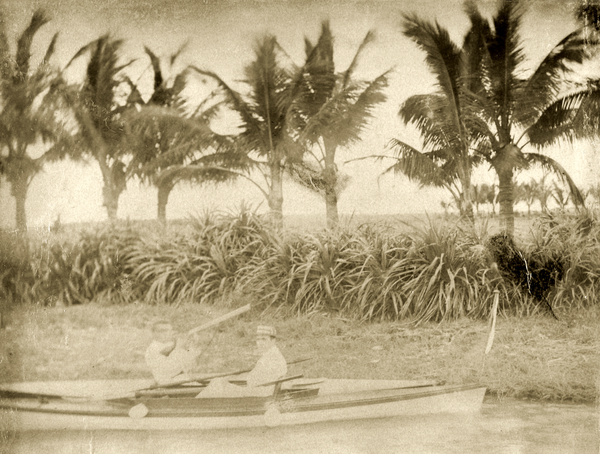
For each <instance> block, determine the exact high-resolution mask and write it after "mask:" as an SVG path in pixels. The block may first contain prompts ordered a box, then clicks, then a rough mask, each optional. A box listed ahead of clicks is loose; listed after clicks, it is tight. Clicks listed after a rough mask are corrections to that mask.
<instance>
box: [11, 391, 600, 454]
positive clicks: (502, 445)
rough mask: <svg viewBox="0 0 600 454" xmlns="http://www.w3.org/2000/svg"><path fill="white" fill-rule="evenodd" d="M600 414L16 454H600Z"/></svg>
mask: <svg viewBox="0 0 600 454" xmlns="http://www.w3.org/2000/svg"><path fill="white" fill-rule="evenodd" d="M598 440H599V419H598V411H597V409H596V407H594V406H585V405H562V404H560V405H559V404H538V403H528V402H522V401H517V400H509V399H507V400H504V401H502V402H498V401H496V400H494V399H488V400H487V401H486V403H485V404H484V407H483V410H482V411H481V413H479V414H475V415H462V416H450V415H432V416H425V417H418V418H414V417H413V418H402V417H399V418H389V419H379V420H361V421H346V422H335V423H326V424H315V425H307V426H295V427H279V428H275V429H247V430H246V429H245V430H230V431H226V430H223V431H205V432H189V431H186V432H161V433H158V432H128V431H122V432H119V431H96V432H54V433H48V432H26V433H21V434H17V435H14V437H13V438H12V439H11V440H10V441H9V442H8V446H7V443H6V442H5V446H4V449H3V450H2V452H3V453H4V452H6V453H10V454H13V453H14V454H21V453H23V454H24V453H27V454H33V453H38V452H40V453H41V452H43V453H48V454H54V453H57V454H58V453H60V454H84V453H89V454H109V453H110V454H121V453H145V454H146V453H149V454H152V453H157V454H159V453H160V454H163V453H164V454H180V453H183V454H188V453H190V454H193V453H211V454H212V453H215V454H220V453H236V452H240V453H256V454H258V453H260V454H264V453H294V454H296V453H298V454H299V453H328V454H329V453H339V454H354V453H357V454H358V453H360V454H363V453H373V454H376V453H377V454H378V453H444V454H445V453H486V454H492V453H506V454H509V453H510V454H513V453H519V454H520V453H544V454H545V453H556V454H564V453H573V454H581V453H583V454H586V453H593V454H600V449H599V445H598Z"/></svg>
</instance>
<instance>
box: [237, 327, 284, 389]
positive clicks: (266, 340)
mask: <svg viewBox="0 0 600 454" xmlns="http://www.w3.org/2000/svg"><path fill="white" fill-rule="evenodd" d="M276 337H277V331H276V330H275V328H273V327H272V326H265V325H260V326H258V328H257V329H256V347H257V348H258V352H259V354H260V355H261V357H260V359H259V360H258V362H257V363H256V366H254V369H252V370H251V371H250V372H249V373H248V377H247V378H246V383H247V385H248V386H249V387H256V386H260V385H261V384H263V383H269V382H272V381H274V380H277V379H279V378H281V377H283V376H285V374H286V373H287V362H286V361H285V358H284V357H283V355H282V354H281V352H280V351H279V348H277V345H276V344H275V338H276Z"/></svg>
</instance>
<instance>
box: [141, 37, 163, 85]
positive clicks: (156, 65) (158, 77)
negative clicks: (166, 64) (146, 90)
mask: <svg viewBox="0 0 600 454" xmlns="http://www.w3.org/2000/svg"><path fill="white" fill-rule="evenodd" d="M144 52H146V54H148V57H150V63H151V64H152V71H153V72H154V92H156V91H157V90H159V89H160V88H161V87H162V84H163V81H164V78H163V75H162V71H161V69H160V60H159V58H158V57H157V56H156V54H155V53H154V52H152V51H151V50H150V49H149V48H148V47H147V46H144Z"/></svg>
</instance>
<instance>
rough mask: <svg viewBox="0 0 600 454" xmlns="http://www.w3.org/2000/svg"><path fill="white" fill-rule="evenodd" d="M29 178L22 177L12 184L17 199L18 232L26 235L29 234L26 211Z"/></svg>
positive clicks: (13, 193)
mask: <svg viewBox="0 0 600 454" xmlns="http://www.w3.org/2000/svg"><path fill="white" fill-rule="evenodd" d="M27 180H28V178H27V176H25V175H20V176H19V177H17V178H16V179H15V180H13V181H11V182H10V186H11V193H12V195H13V197H14V198H15V204H16V217H15V220H16V225H17V232H19V234H24V233H26V232H27V213H26V211H25V202H26V200H27V191H28V190H29V183H28V181H27Z"/></svg>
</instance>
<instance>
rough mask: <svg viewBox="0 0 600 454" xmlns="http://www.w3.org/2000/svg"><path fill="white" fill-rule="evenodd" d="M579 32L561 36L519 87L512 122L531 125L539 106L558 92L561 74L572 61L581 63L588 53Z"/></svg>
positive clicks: (567, 70) (537, 115)
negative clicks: (513, 120)
mask: <svg viewBox="0 0 600 454" xmlns="http://www.w3.org/2000/svg"><path fill="white" fill-rule="evenodd" d="M588 47H589V46H587V44H586V43H585V42H584V40H583V38H582V37H581V33H580V32H579V31H576V32H573V33H570V34H569V35H567V36H566V37H565V38H563V39H562V40H561V41H560V42H559V43H558V44H557V45H556V46H555V47H554V48H553V49H552V50H551V51H550V52H549V53H548V55H546V57H545V58H544V59H543V60H542V62H541V63H540V64H539V66H538V67H537V68H536V70H535V71H534V73H533V74H532V75H531V76H530V77H529V78H528V79H527V80H526V82H525V83H524V84H523V85H522V86H521V87H520V89H519V94H518V96H517V98H516V107H515V113H514V119H515V124H520V125H524V126H528V125H531V124H532V123H533V122H534V121H536V120H537V118H538V117H539V115H540V113H541V112H542V109H544V108H545V107H546V106H547V105H548V103H549V102H551V101H552V100H553V99H554V98H555V97H556V95H557V94H558V92H559V89H560V88H561V86H562V84H563V80H564V75H565V74H567V73H569V72H570V71H572V66H571V65H572V64H573V63H582V61H583V60H584V58H585V57H586V55H588V54H589V50H588Z"/></svg>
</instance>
